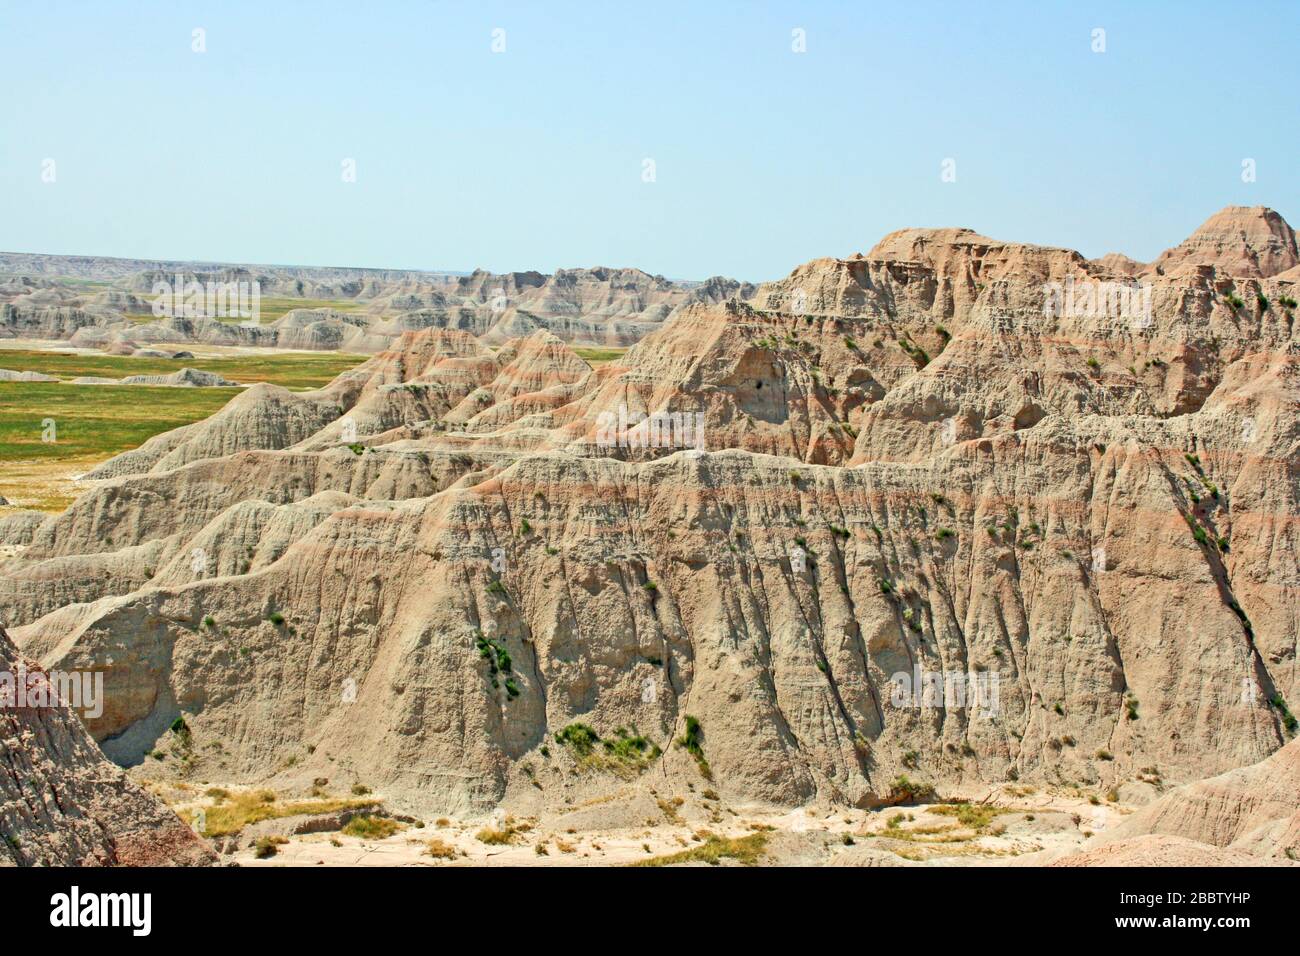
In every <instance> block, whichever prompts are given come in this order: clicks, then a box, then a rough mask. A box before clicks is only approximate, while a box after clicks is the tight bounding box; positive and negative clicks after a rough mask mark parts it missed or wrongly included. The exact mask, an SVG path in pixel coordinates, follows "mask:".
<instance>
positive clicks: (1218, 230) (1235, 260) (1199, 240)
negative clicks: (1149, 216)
mask: <svg viewBox="0 0 1300 956" xmlns="http://www.w3.org/2000/svg"><path fill="white" fill-rule="evenodd" d="M1297 264H1300V255H1297V252H1296V239H1295V232H1294V231H1292V229H1291V226H1290V225H1288V224H1287V221H1286V220H1285V219H1283V218H1282V217H1281V216H1279V215H1278V214H1277V213H1276V212H1274V211H1273V210H1272V209H1266V208H1265V207H1263V206H1250V207H1247V206H1228V207H1227V208H1226V209H1223V210H1220V211H1219V212H1217V213H1215V214H1214V215H1213V216H1211V217H1210V218H1209V219H1207V220H1206V221H1205V223H1204V224H1203V225H1202V226H1201V227H1200V228H1199V229H1197V230H1196V231H1195V232H1194V233H1192V234H1191V236H1189V237H1188V238H1187V239H1186V240H1184V241H1183V242H1182V243H1180V244H1179V245H1177V246H1175V247H1174V248H1172V249H1169V250H1167V251H1165V252H1163V253H1161V255H1160V258H1158V259H1156V261H1155V262H1154V263H1153V265H1154V266H1155V267H1156V268H1157V269H1161V270H1163V271H1165V272H1175V271H1179V270H1186V269H1187V268H1188V267H1194V266H1205V265H1209V266H1214V267H1215V268H1216V269H1217V270H1218V271H1219V272H1221V273H1224V274H1225V275H1230V276H1242V277H1243V278H1247V277H1248V278H1253V279H1260V278H1268V277H1269V276H1276V275H1278V274H1279V273H1282V272H1285V271H1286V270H1288V269H1293V268H1295V266H1296V265H1297Z"/></svg>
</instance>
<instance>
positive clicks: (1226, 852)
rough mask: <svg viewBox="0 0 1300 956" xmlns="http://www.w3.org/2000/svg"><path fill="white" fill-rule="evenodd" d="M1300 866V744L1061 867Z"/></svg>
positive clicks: (1187, 790) (1147, 810) (1140, 820)
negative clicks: (1290, 864) (1297, 864)
mask: <svg viewBox="0 0 1300 956" xmlns="http://www.w3.org/2000/svg"><path fill="white" fill-rule="evenodd" d="M1297 861H1300V741H1296V740H1293V741H1292V742H1291V743H1289V744H1287V745H1286V746H1285V747H1283V748H1282V749H1281V750H1279V751H1277V753H1275V754H1273V755H1272V756H1271V757H1269V758H1267V759H1266V760H1263V761H1261V762H1260V763H1258V764H1254V765H1253V766H1250V767H1242V768H1240V769H1238V770H1230V771H1228V772H1227V773H1224V774H1220V775H1219V776H1217V777H1211V778H1209V779H1206V780H1201V781H1197V782H1196V783H1191V784H1187V785H1186V786H1183V787H1179V788H1178V789H1176V790H1174V791H1172V792H1171V793H1169V794H1167V795H1166V796H1164V797H1162V798H1161V799H1159V800H1157V801H1155V802H1154V803H1151V804H1149V805H1148V806H1145V807H1143V808H1142V809H1140V810H1138V811H1137V812H1136V813H1134V814H1133V815H1132V816H1131V817H1129V818H1128V819H1127V820H1125V821H1124V822H1123V823H1121V824H1120V825H1119V826H1118V827H1116V828H1115V829H1113V830H1111V831H1110V832H1109V833H1107V834H1106V835H1105V836H1104V837H1103V838H1102V839H1101V840H1099V841H1098V845H1097V846H1094V847H1091V848H1090V849H1088V850H1087V851H1085V852H1083V853H1080V854H1074V855H1071V856H1067V857H1064V858H1063V859H1061V860H1058V861H1057V862H1056V863H1055V864H1053V865H1055V866H1124V865H1133V864H1134V863H1139V864H1142V865H1146V866H1151V865H1168V866H1206V865H1210V866H1219V865H1224V864H1225V863H1226V864H1231V865H1239V866H1260V865H1265V864H1269V863H1287V862H1297Z"/></svg>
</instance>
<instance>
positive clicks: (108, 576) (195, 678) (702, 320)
mask: <svg viewBox="0 0 1300 956" xmlns="http://www.w3.org/2000/svg"><path fill="white" fill-rule="evenodd" d="M1289 235H1290V232H1289V227H1285V224H1284V223H1282V222H1281V220H1280V217H1278V216H1277V215H1276V214H1275V213H1272V212H1271V211H1269V210H1262V209H1256V210H1228V211H1225V213H1221V214H1219V216H1216V217H1215V218H1214V219H1213V220H1211V223H1209V224H1207V226H1206V227H1204V228H1203V229H1202V230H1201V231H1198V233H1197V236H1200V237H1201V239H1197V241H1196V242H1195V243H1192V240H1189V243H1192V245H1191V248H1192V249H1193V252H1192V253H1189V254H1187V255H1182V254H1180V255H1177V256H1175V255H1174V254H1173V253H1174V252H1176V251H1177V250H1173V251H1171V253H1170V254H1168V255H1167V257H1162V258H1164V259H1165V263H1166V264H1164V265H1162V264H1155V265H1151V266H1148V265H1143V264H1140V263H1134V262H1132V261H1131V260H1125V259H1122V257H1115V256H1110V257H1107V258H1106V259H1103V260H1097V261H1090V260H1087V259H1085V258H1083V257H1082V256H1080V255H1079V254H1077V253H1074V252H1071V251H1068V250H1064V249H1050V248H1043V247H1035V246H1027V245H1020V244H1015V243H1005V242H999V241H996V240H992V239H988V238H985V237H983V236H980V235H978V234H976V233H973V232H971V231H969V230H959V229H943V230H904V231H902V232H897V233H893V234H891V235H890V236H887V237H886V238H885V239H884V240H882V241H881V242H880V243H879V244H878V245H877V246H876V247H875V248H874V249H873V250H872V251H871V252H869V253H867V254H865V255H858V256H855V257H853V258H849V259H820V260H816V261H814V262H811V263H808V264H806V265H804V266H801V267H799V268H798V269H796V270H795V271H794V272H792V273H791V275H790V276H789V277H787V278H785V279H783V280H780V281H778V282H774V283H770V284H768V285H765V286H762V287H760V288H759V289H757V290H756V291H755V293H754V295H753V296H752V298H751V299H750V300H749V301H748V302H744V301H740V300H738V299H729V300H727V301H725V302H721V303H717V304H710V303H706V302H700V303H696V304H691V305H687V306H685V307H683V308H681V309H679V310H678V311H677V312H676V313H675V314H674V315H673V317H672V318H671V319H669V320H668V321H667V322H665V323H663V325H662V326H661V327H660V328H658V329H657V330H656V331H654V332H652V333H651V334H650V335H648V336H646V337H645V338H644V339H643V340H642V341H641V342H640V343H639V344H637V345H636V346H635V347H634V348H633V349H632V350H631V351H629V352H628V353H627V354H626V355H625V356H623V358H621V359H619V360H617V361H615V362H611V363H607V364H605V365H602V366H600V367H599V368H595V369H593V368H591V367H589V366H588V365H587V364H586V363H585V362H583V361H582V360H581V359H579V358H578V357H577V356H576V355H575V354H574V353H573V352H572V351H571V350H570V349H569V348H568V346H567V345H566V344H565V343H564V342H563V341H562V340H561V339H560V338H559V337H558V336H556V335H555V334H553V333H552V332H550V331H548V330H546V329H539V330H536V331H531V332H529V333H528V334H527V335H524V336H520V337H516V338H512V339H509V340H507V341H505V342H503V343H502V344H501V346H500V347H499V348H498V349H497V350H495V351H494V350H493V349H492V348H490V347H488V345H486V344H484V342H483V341H480V340H479V339H478V338H476V337H475V336H474V335H472V334H470V332H468V331H465V330H460V329H445V328H424V329H420V330H417V331H407V332H404V333H402V334H401V336H400V337H399V338H398V339H397V340H396V341H395V343H394V344H393V346H392V347H391V348H389V349H387V350H385V351H383V352H381V353H380V354H378V355H376V356H375V357H374V358H373V359H371V360H370V361H369V362H368V363H366V364H365V365H363V366H361V367H359V368H358V369H356V370H353V371H352V372H349V373H346V374H345V375H343V376H340V378H339V379H338V380H336V381H335V382H333V383H332V384H331V385H330V386H328V387H327V388H324V389H321V390H319V391H317V392H310V393H300V394H294V393H289V392H286V391H284V390H280V389H275V388H272V387H270V386H256V387H254V388H251V389H249V390H248V391H247V392H246V393H244V394H242V395H240V396H239V397H238V398H237V399H235V400H234V401H232V402H231V403H230V404H229V405H228V406H227V407H226V408H225V409H223V411H222V412H220V413H218V414H217V415H214V416H213V417H212V418H210V419H208V420H207V421H204V422H200V423H196V424H194V425H190V426H187V427H186V428H182V429H178V430H177V431H175V432H171V433H168V434H166V435H161V436H159V437H158V438H155V439H153V440H152V441H151V442H148V443H146V444H145V445H144V446H142V447H141V448H140V449H138V450H136V451H134V452H129V453H127V454H126V455H123V456H120V457H119V458H116V459H114V460H112V461H110V462H108V463H106V464H105V465H104V466H102V467H101V468H100V469H99V470H98V471H97V472H96V474H95V477H97V478H102V479H103V480H102V481H100V482H98V483H97V485H96V487H94V488H93V490H91V491H88V492H87V493H86V494H85V495H83V496H82V497H81V498H79V499H78V500H77V501H76V502H75V503H74V504H73V505H72V506H71V507H70V508H69V509H68V510H67V511H66V512H65V513H64V514H62V515H59V516H57V517H55V518H51V519H50V520H48V521H46V522H45V523H43V524H42V525H40V526H39V527H38V528H36V529H35V530H34V531H32V532H31V541H30V544H28V545H26V547H25V549H24V550H23V551H22V553H21V554H20V555H19V556H18V557H16V558H13V559H11V560H10V561H9V562H8V563H7V564H6V565H5V566H3V569H2V576H0V607H2V608H3V610H4V612H5V613H6V614H8V615H9V617H10V619H11V620H12V621H14V622H15V623H21V624H22V626H21V627H18V628H16V629H15V631H14V633H15V637H16V638H17V639H18V641H19V643H20V646H22V647H23V649H24V651H25V652H26V653H28V654H29V655H31V656H36V657H39V658H40V659H41V661H42V662H43V663H44V664H45V665H47V666H51V667H52V666H59V667H62V668H65V669H66V668H94V669H96V670H101V671H103V672H104V673H105V675H106V683H107V688H106V689H107V697H108V705H107V707H106V709H105V711H104V714H103V715H102V716H101V717H99V718H98V719H96V720H92V721H90V722H89V727H90V730H91V732H92V733H93V734H94V735H95V737H96V739H97V740H99V741H100V742H101V743H102V745H103V747H104V748H105V751H106V752H107V753H109V754H110V755H111V756H113V757H114V758H115V759H117V760H119V761H121V762H123V763H134V762H137V761H139V760H140V759H141V758H142V755H143V754H144V753H145V752H146V751H148V750H149V749H151V748H152V747H153V746H154V745H155V743H156V741H157V739H158V737H159V735H160V734H162V733H164V732H165V730H166V728H167V727H168V725H169V724H170V723H171V721H172V720H173V719H174V718H175V717H176V716H179V715H184V716H185V718H186V721H187V723H188V724H189V726H190V727H191V728H192V732H193V736H194V741H195V749H194V753H195V754H196V756H195V757H194V762H193V764H191V765H188V766H186V767H185V768H182V770H183V772H195V771H196V769H197V770H199V771H201V772H203V773H207V774H210V775H211V776H213V777H221V778H223V779H231V780H236V781H246V782H257V781H263V780H269V779H277V780H280V781H283V782H285V783H293V782H294V781H309V780H311V779H312V778H313V777H314V776H317V775H321V776H329V777H338V776H339V775H340V774H341V773H342V774H350V775H352V776H354V777H355V778H356V779H357V780H363V781H365V782H366V783H367V784H368V785H370V786H373V787H377V788H382V789H383V792H384V793H385V794H386V796H387V797H388V798H389V799H390V800H391V801H392V802H394V803H395V804H396V805H399V806H408V807H410V808H412V809H413V810H420V811H435V810H436V811H440V812H447V811H468V810H481V809H484V808H488V807H491V806H495V805H497V804H498V803H500V802H503V801H504V802H505V803H506V804H507V805H519V806H528V805H536V804H537V803H538V802H539V801H540V802H542V803H544V804H561V803H563V802H566V801H571V800H575V799H578V798H579V797H580V796H581V795H582V794H584V793H593V792H595V793H599V792H603V790H604V789H608V787H609V786H611V785H612V784H611V781H615V782H616V781H618V780H621V779H622V778H623V777H626V776H628V775H629V774H630V775H631V776H633V777H636V776H637V775H638V774H643V775H644V776H643V779H644V780H646V781H652V780H665V779H667V780H668V781H669V782H670V783H673V784H674V785H676V784H684V783H687V782H690V783H694V782H696V781H699V780H700V779H701V778H702V777H704V776H707V777H708V779H709V780H710V781H711V783H710V784H709V786H712V787H715V788H716V789H717V790H718V791H720V792H721V793H722V794H723V795H724V796H725V797H726V798H727V799H730V800H734V801H754V802H760V803H765V804H777V805H793V804H800V803H804V802H807V801H814V800H816V801H824V802H831V803H843V804H854V805H862V806H870V805H875V804H878V803H881V802H889V801H891V800H897V799H899V798H900V797H902V796H905V795H906V793H907V792H908V788H909V787H915V786H920V787H925V786H934V787H937V788H938V789H939V791H940V792H941V793H942V791H943V789H944V788H945V787H948V786H955V785H958V784H966V783H976V782H992V781H1003V780H1008V779H1020V780H1039V781H1045V782H1071V783H1081V784H1082V783H1087V784H1089V785H1098V784H1104V785H1114V784H1117V783H1119V782H1121V781H1123V780H1126V779H1130V778H1132V777H1134V776H1135V775H1137V774H1138V773H1139V772H1146V771H1147V770H1148V768H1152V767H1158V768H1159V772H1160V774H1161V775H1162V776H1163V778H1164V779H1165V780H1168V781H1170V782H1174V783H1179V782H1184V781H1192V780H1197V779H1201V778H1203V777H1206V776H1209V775H1213V774H1219V773H1223V772H1225V771H1229V770H1232V769H1234V768H1237V767H1242V766H1246V765H1250V764H1253V763H1256V762H1258V761H1260V760H1263V759H1265V758H1267V757H1268V756H1269V755H1270V754H1272V753H1273V752H1275V751H1277V750H1278V749H1279V748H1281V747H1282V746H1283V744H1284V743H1285V742H1286V741H1287V740H1288V739H1290V736H1291V735H1292V734H1293V730H1291V729H1289V726H1293V720H1294V719H1293V718H1292V717H1291V716H1290V710H1289V708H1290V707H1291V706H1293V705H1294V703H1295V701H1296V699H1297V697H1298V696H1300V682H1298V677H1297V670H1296V642H1297V633H1298V632H1300V626H1298V625H1300V605H1298V604H1297V593H1298V592H1297V583H1298V582H1297V576H1298V571H1297V562H1296V536H1297V531H1298V527H1300V525H1298V522H1297V515H1298V514H1300V506H1298V504H1300V503H1298V502H1297V496H1298V494H1300V482H1298V481H1297V466H1298V463H1300V424H1298V418H1297V414H1296V413H1297V406H1298V399H1300V394H1298V392H1297V356H1298V351H1297V346H1298V344H1300V343H1298V342H1297V337H1296V331H1295V319H1294V308H1295V302H1294V297H1295V295H1296V283H1295V281H1294V276H1292V277H1288V276H1287V275H1285V274H1283V273H1285V272H1286V270H1287V269H1288V268H1289V267H1288V265H1287V264H1288V262H1289V261H1291V260H1289V259H1288V258H1287V251H1286V250H1287V248H1288V246H1287V239H1286V237H1287V236H1289ZM1193 238H1194V239H1196V237H1193ZM1202 240H1204V241H1202ZM1187 245H1188V244H1184V246H1187ZM1293 247H1294V243H1293V241H1292V245H1291V246H1290V247H1289V248H1293ZM1179 248H1180V249H1181V248H1184V247H1179ZM1175 260H1176V261H1177V264H1178V267H1177V268H1173V267H1172V266H1173V264H1174V262H1175ZM1278 270H1282V271H1281V272H1279V271H1278ZM1117 283H1118V284H1122V285H1123V287H1124V289H1125V290H1127V289H1128V288H1129V287H1130V286H1134V285H1136V286H1138V287H1139V292H1138V293H1136V295H1137V296H1138V300H1137V301H1138V303H1139V308H1138V309H1137V310H1130V312H1129V313H1128V314H1126V313H1124V311H1123V310H1117V309H1112V308H1110V306H1109V305H1105V306H1104V307H1098V305H1097V303H1098V302H1101V303H1103V304H1105V303H1109V302H1113V301H1115V300H1117V299H1119V296H1120V295H1121V293H1120V291H1119V289H1118V286H1117V285H1116V284H1117ZM1142 287H1144V289H1143V288H1142ZM1053 290H1056V292H1053ZM1067 290H1068V292H1067ZM1058 293H1059V300H1053V303H1052V304H1050V305H1049V306H1048V307H1045V300H1046V299H1047V298H1048V296H1050V295H1055V294H1058ZM1122 295H1124V296H1126V297H1129V296H1130V295H1131V294H1130V293H1129V292H1128V291H1124V292H1123V293H1122ZM1089 296H1090V297H1091V302H1092V305H1091V306H1088V305H1087V303H1088V302H1089V298H1088V297H1089ZM1142 296H1147V297H1148V298H1147V299H1146V300H1145V301H1146V302H1149V308H1145V307H1143V306H1141V303H1142V302H1143V299H1142V298H1141V297H1142ZM1120 301H1123V300H1120ZM1129 301H1131V299H1129ZM659 412H663V413H667V414H669V415H675V416H677V418H676V420H675V421H674V420H673V419H667V420H664V419H660V420H659V421H658V422H657V423H656V425H655V427H654V428H653V429H650V428H648V427H647V426H646V425H639V426H638V424H637V422H638V420H639V418H640V417H641V416H644V415H647V414H653V413H659ZM683 416H684V417H683ZM696 416H698V418H697V417H696ZM687 421H689V422H690V423H691V426H692V427H694V424H695V423H696V422H699V423H701V424H702V427H703V440H702V442H696V441H695V433H694V432H692V433H690V436H689V438H690V440H689V441H686V440H679V439H682V438H683V433H682V431H681V427H682V425H683V424H684V423H685V422H687ZM665 436H667V437H666V438H665ZM697 445H701V446H702V450H700V449H699V448H697ZM110 658H111V662H110ZM918 674H921V675H933V674H940V675H947V680H948V686H949V688H952V687H953V686H954V683H955V680H956V675H964V678H963V679H964V680H966V682H967V685H974V686H975V687H977V688H978V687H980V686H983V687H984V688H985V694H986V695H987V693H988V688H990V687H995V688H996V698H995V700H992V701H990V700H988V698H987V696H986V697H985V698H984V699H983V704H981V705H976V702H975V701H972V700H963V699H960V698H958V697H955V696H949V697H947V698H944V695H943V694H942V693H941V694H940V695H939V701H938V702H936V700H935V699H934V698H932V697H931V698H926V697H923V696H918V697H917V698H914V699H909V698H907V697H906V696H905V695H902V694H901V688H903V687H904V686H905V685H906V684H907V683H908V682H909V680H911V679H914V678H909V677H908V675H918ZM927 679H928V678H927ZM957 690H960V686H958V687H957ZM949 693H950V694H951V693H952V691H951V690H950V692H949ZM913 703H915V704H916V706H912V704H913ZM688 716H689V718H690V719H689V720H688ZM574 723H580V724H582V725H585V726H587V727H589V728H591V729H592V730H593V731H594V732H595V733H596V734H598V735H599V736H600V737H601V738H602V739H603V740H604V741H605V742H606V743H608V745H609V746H608V747H604V746H598V747H597V748H596V749H595V750H594V751H591V752H588V751H587V750H586V749H585V748H584V747H582V746H575V745H574V743H573V740H574V736H573V735H569V736H565V735H564V734H563V733H562V731H563V729H564V728H566V727H568V726H569V725H571V724H574ZM557 733H560V734H561V736H560V738H559V739H557V738H556V734H557ZM640 738H644V740H641V739H640ZM660 751H662V753H660ZM902 778H906V779H902Z"/></svg>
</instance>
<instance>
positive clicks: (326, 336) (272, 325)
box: [0, 253, 754, 353]
mask: <svg viewBox="0 0 1300 956" xmlns="http://www.w3.org/2000/svg"><path fill="white" fill-rule="evenodd" d="M60 270H62V271H60ZM0 271H3V272H8V273H16V275H15V276H14V277H13V278H10V279H7V280H5V281H3V282H0V337H9V338H13V337H17V338H39V339H68V340H70V341H71V342H72V343H73V344H74V345H78V346H83V347H92V348H103V349H105V350H107V351H111V352H117V353H121V352H130V351H132V350H133V349H134V348H135V347H136V346H138V345H139V344H140V343H175V342H198V343H203V344H207V345H227V346H234V345H238V346H266V347H278V348H296V349H340V350H343V351H349V352H361V353H371V352H379V351H382V350H383V349H385V348H387V347H388V346H389V345H391V344H392V343H393V341H394V340H395V339H396V338H397V336H399V335H400V334H401V333H403V332H410V331H417V330H419V329H425V328H449V329H461V330H464V331H467V332H471V333H473V334H474V335H477V336H481V337H483V338H484V340H485V341H488V342H492V343H497V344H499V343H503V342H505V341H506V340H508V339H510V338H514V337H518V336H523V335H527V334H529V333H531V332H534V331H537V330H539V329H546V330H549V331H551V332H553V333H555V334H556V335H558V336H559V337H560V338H562V339H564V340H565V341H568V342H574V343H585V344H593V345H606V346H626V345H631V344H632V343H634V342H636V341H637V340H639V339H640V338H642V337H643V336H645V335H646V334H648V333H649V332H650V331H652V330H654V329H656V328H658V327H659V326H660V325H662V324H663V322H664V321H665V320H667V318H668V317H669V316H670V315H672V314H673V312H674V311H675V310H676V309H679V308H681V307H683V306H686V305H691V304H694V303H706V304H714V303H718V302H722V301H724V300H725V299H728V298H730V297H732V296H736V295H739V296H742V297H743V296H747V295H749V294H751V293H752V292H753V291H754V287H753V286H751V285H748V284H745V283H740V282H736V281H735V280H733V279H725V278H722V277H718V276H715V277H713V278H711V279H708V280H706V281H705V282H701V283H693V282H670V281H668V280H667V279H665V278H663V277H662V276H651V275H648V274H647V273H644V272H642V271H640V270H639V269H607V268H602V267H597V268H593V269H562V270H560V271H559V272H557V273H555V274H554V275H543V274H542V273H540V272H512V273H507V274H505V275H494V274H493V273H490V272H485V271H483V270H478V271H475V272H474V273H472V274H470V275H468V276H455V275H449V274H447V273H436V272H413V271H391V270H379V269H328V268H315V269H313V268H301V267H298V268H296V267H285V266H274V267H261V266H219V265H212V264H199V263H150V262H146V261H143V260H120V259H93V258H85V257H74V256H67V257H61V256H39V255H25V254H15V253H0ZM51 274H55V275H59V276H63V277H67V278H69V279H75V280H78V281H77V282H69V281H66V280H64V279H60V278H50V277H49V276H50V275H51ZM87 279H91V280H97V281H99V282H101V283H103V282H112V283H113V286H112V287H111V288H108V289H107V290H101V289H97V290H96V291H91V292H87V289H86V286H85V285H84V280H87ZM178 279H179V282H178ZM190 282H198V283H200V284H206V283H223V284H232V283H240V284H243V285H245V286H246V287H247V288H249V289H251V288H252V284H254V283H255V284H256V285H257V287H258V289H259V295H260V296H261V297H279V298H289V299H295V298H302V299H315V300H334V301H336V302H338V303H340V304H341V305H346V306H347V308H346V309H344V308H339V309H335V308H316V307H304V308H302V309H293V310H290V311H289V312H287V313H286V314H284V315H283V316H281V317H280V318H278V319H276V320H275V321H273V322H266V323H264V324H262V323H259V322H256V321H243V322H241V321H240V320H239V319H238V318H234V319H229V320H221V319H219V318H202V317H200V318H194V317H183V316H181V315H179V314H177V315H175V316H170V317H164V318H155V316H154V313H153V304H154V300H155V298H157V293H156V291H155V289H156V288H158V285H157V284H158V283H165V284H167V285H168V286H169V287H171V288H182V287H184V286H185V285H186V284H188V283H190ZM214 301H215V300H214ZM304 305H305V306H306V305H307V303H304Z"/></svg>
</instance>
